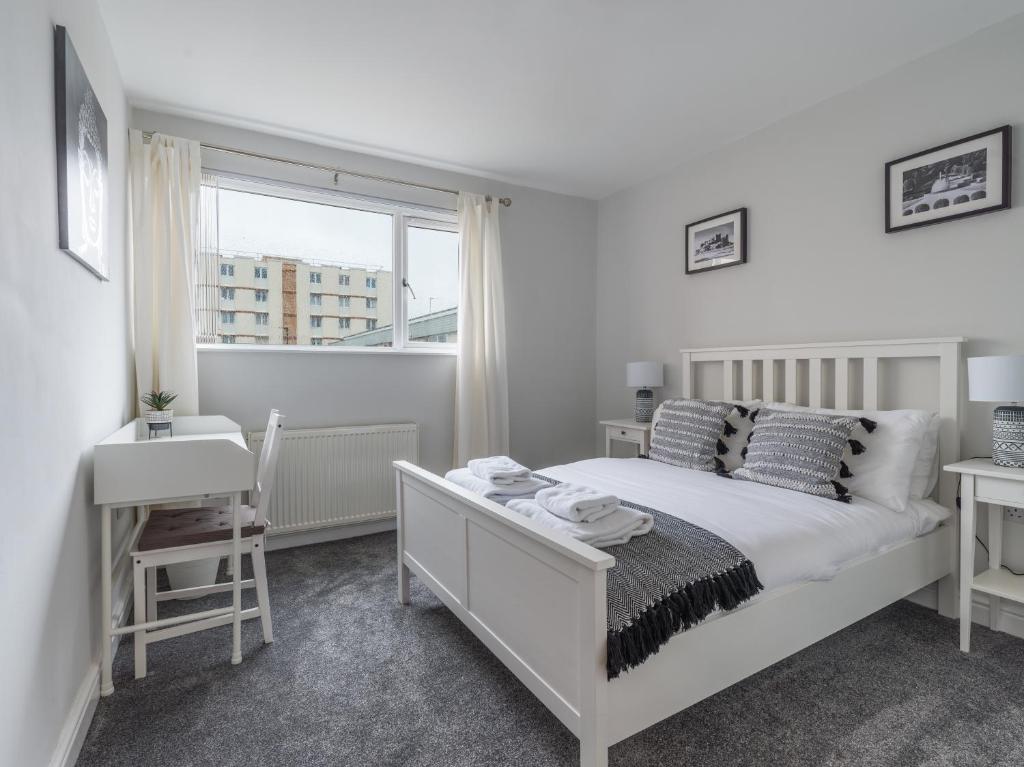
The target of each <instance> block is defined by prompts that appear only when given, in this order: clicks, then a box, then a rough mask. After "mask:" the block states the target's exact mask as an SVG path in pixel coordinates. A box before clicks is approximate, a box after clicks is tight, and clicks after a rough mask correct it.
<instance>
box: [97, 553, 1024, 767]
mask: <svg viewBox="0 0 1024 767" xmlns="http://www.w3.org/2000/svg"><path fill="white" fill-rule="evenodd" d="M267 567H268V570H269V577H270V598H271V602H272V605H273V615H274V630H275V638H276V642H275V643H274V644H273V645H264V644H263V643H262V638H261V634H260V628H259V621H258V620H255V621H247V622H246V623H245V624H244V625H243V634H242V641H243V648H242V650H243V654H244V660H243V661H242V665H240V666H232V665H231V664H230V655H231V632H230V626H226V627H223V628H220V629H214V630H211V631H206V632H200V633H198V634H191V635H189V636H186V637H181V638H178V639H174V640H169V641H166V642H160V643H158V644H155V645H151V646H150V648H149V676H148V677H146V678H145V679H143V680H139V681H136V680H134V679H133V678H132V677H133V672H132V660H133V658H132V647H131V642H130V641H129V640H125V641H124V642H122V644H121V648H120V650H119V652H118V654H117V658H116V660H115V665H114V684H115V686H116V688H117V689H116V690H115V692H114V694H113V696H111V697H109V698H104V699H101V700H100V702H99V706H98V708H97V710H96V715H95V718H94V720H93V723H92V726H91V728H90V730H89V733H88V736H87V738H86V741H85V744H84V746H83V749H82V754H81V757H80V758H79V761H78V765H79V767H93V766H94V765H96V766H99V765H103V766H104V767H118V766H119V765H125V766H128V765H130V766H131V767H171V765H173V766H174V767H180V766H181V765H211V766H212V765H217V766H218V767H231V766H233V765H246V766H247V767H250V766H252V765H260V766H262V767H269V766H271V765H274V766H276V765H287V766H288V767H292V766H295V767H319V766H320V765H323V766H325V767H326V766H328V765H330V766H331V767H347V766H348V765H353V766H355V765H359V766H360V767H362V766H363V765H374V766H375V765H396V766H398V765H401V766H402V767H405V766H406V765H408V766H409V767H421V766H422V767H428V766H429V767H469V766H470V765H473V766H474V767H476V766H477V765H479V766H481V767H501V766H502V765H509V767H571V766H572V765H576V764H577V763H578V759H579V756H578V754H579V751H578V746H577V742H576V740H575V738H573V737H572V736H571V735H570V734H569V732H568V731H567V730H566V729H565V728H564V727H562V725H561V724H560V723H559V722H558V721H557V720H556V719H555V718H554V716H552V715H551V714H550V713H548V712H547V710H546V709H545V708H544V707H543V706H542V705H541V704H540V703H538V702H537V701H536V700H535V699H534V697H533V696H532V695H531V694H530V693H529V692H528V691H527V690H526V688H525V687H523V685H522V684H520V683H519V682H518V680H516V678H515V677H514V676H512V674H511V673H509V672H508V671H507V670H506V669H505V668H504V667H503V666H502V665H501V664H500V663H499V662H498V661H497V660H496V659H495V658H494V657H493V656H492V655H491V654H490V652H488V651H487V649H486V648H484V646H483V645H482V644H481V643H480V642H478V641H477V640H476V638H475V637H474V636H473V635H472V634H471V633H470V632H469V630H468V629H466V628H465V627H464V626H463V625H462V624H461V623H460V622H459V621H458V620H457V619H456V618H455V617H454V616H453V615H452V614H451V613H450V612H448V610H447V609H446V608H444V607H443V606H442V605H441V603H440V602H439V601H438V600H437V599H436V598H435V597H434V596H433V595H432V594H431V593H430V592H429V591H428V590H427V589H426V588H425V587H423V586H422V585H421V584H420V583H419V582H418V580H417V579H416V578H415V577H414V578H413V580H412V583H413V586H412V600H413V603H412V605H410V606H409V607H404V608H403V607H401V606H400V605H398V603H397V601H396V586H395V567H396V565H395V538H394V534H393V533H391V534H389V533H384V534H380V535H374V536H367V537H364V538H357V539H350V540H346V541H338V542H334V543H328V544H322V545H318V546H308V547H304V548H297V549H289V550H285V551H280V552H273V553H270V554H268V555H267ZM224 599H225V596H224V595H220V596H219V597H210V598H208V599H207V600H197V601H195V602H193V603H191V604H187V609H188V611H194V610H197V609H202V608H204V607H205V606H208V605H215V604H221V603H223V600H224ZM253 599H255V596H254V594H253V593H252V592H251V591H249V592H246V601H247V604H248V603H251V602H252V600H253ZM164 604H165V605H166V609H164V607H163V606H162V607H161V617H164V616H166V615H169V614H172V613H176V612H179V611H180V610H181V609H182V606H180V605H177V604H175V603H164ZM1022 701H1024V641H1021V640H1019V639H1015V638H1013V637H1010V636H1008V635H1005V634H998V633H994V632H991V631H989V630H987V629H985V628H982V627H979V626H976V627H975V629H974V642H973V651H972V653H971V654H970V655H963V654H961V653H960V652H959V650H958V649H957V638H956V623H955V622H954V621H951V620H947V619H944V618H941V617H938V616H937V615H936V614H935V613H934V612H931V611H929V610H926V609H924V608H921V607H918V606H915V605H912V604H909V603H906V602H901V603H898V604H896V605H893V606H892V607H889V608H887V609H885V610H883V611H881V612H879V613H877V614H875V615H873V616H871V617H869V618H867V619H865V620H863V621H861V622H860V623H857V624H856V625H854V626H852V627H850V628H849V629H846V630H845V631H842V632H840V633H839V634H836V635H835V636H832V637H830V638H828V639H826V640H824V641H822V642H819V643H818V644H816V645H813V646H812V647H810V648H808V649H807V650H804V651H803V652H801V653H798V654H797V655H794V656H792V657H791V658H788V659H787V660H785V661H783V662H781V663H779V664H777V665H775V666H773V667H772V668H769V669H767V670H766V671H763V672H761V673H760V674H757V675H755V676H753V677H751V678H749V679H746V680H744V681H743V682H740V683H739V684H736V685H734V686H733V687H731V688H729V689H727V690H725V691H723V692H721V693H719V694H718V695H715V696H713V697H712V698H709V699H708V700H705V701H703V702H702V703H699V704H697V705H696V706H693V707H692V708H690V709H688V710H687V711H684V712H682V713H680V714H677V715H676V716H674V717H672V718H670V719H667V720H665V721H664V722H661V723H660V724H657V725H655V726H653V727H651V728H650V729H648V730H646V731H644V732H642V733H640V734H638V735H636V736H634V737H632V738H629V739H628V740H625V741H623V742H622V743H619V744H616V745H615V746H613V747H612V749H611V754H610V763H611V765H612V766H613V767H626V765H630V766H631V767H632V766H639V765H645V766H647V765H652V766H653V765H664V766H665V767H668V766H670V765H680V766H682V765H686V766H687V767H691V766H697V765H699V766H700V767H736V766H738V765H744V766H746V765H773V766H785V767H789V766H791V765H809V766H814V767H830V766H836V765H858V766H863V767H881V766H882V765H900V766H901V767H904V766H908V765H928V766H929V767H938V766H939V765H964V766H965V767H966V766H968V765H970V766H971V767H974V766H975V765H998V766H1005V767H1010V766H1011V765H1013V766H1014V767H1016V766H1018V765H1024V703H1022Z"/></svg>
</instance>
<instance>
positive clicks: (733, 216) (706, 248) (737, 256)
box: [685, 208, 747, 274]
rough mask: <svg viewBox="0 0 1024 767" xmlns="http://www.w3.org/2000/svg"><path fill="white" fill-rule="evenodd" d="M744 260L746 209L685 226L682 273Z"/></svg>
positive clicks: (745, 248) (707, 269) (702, 270)
mask: <svg viewBox="0 0 1024 767" xmlns="http://www.w3.org/2000/svg"><path fill="white" fill-rule="evenodd" d="M746 261H747V209H746V208H740V209H738V210H731V211H729V212H728V213H720V214H719V215H717V216H712V217H711V218H705V219H704V220H702V221H695V222H693V223H692V224H687V225H686V264H685V265H686V273H687V274H695V273H697V272H710V271H711V270H712V269H723V268H725V267H727V266H735V265H736V264H744V263H746Z"/></svg>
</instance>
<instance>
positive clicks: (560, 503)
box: [507, 483, 654, 549]
mask: <svg viewBox="0 0 1024 767" xmlns="http://www.w3.org/2000/svg"><path fill="white" fill-rule="evenodd" d="M507 507H508V509H509V511H514V512H516V513H518V514H522V515H523V516H525V517H529V518H530V519H532V520H534V521H535V522H538V523H540V524H542V525H544V527H550V528H551V529H553V530H558V531H559V532H562V533H566V534H567V535H570V536H572V537H573V538H575V539H576V540H578V541H580V542H582V543H586V544H589V545H591V546H594V547H595V548H598V549H601V548H605V547H606V546H615V545H617V544H620V543H625V542H626V541H628V540H629V539H630V538H632V537H633V536H635V535H643V534H644V533H649V532H650V531H651V528H652V527H654V517H652V516H651V515H650V514H647V513H646V512H643V511H637V510H635V509H631V508H628V507H626V506H621V505H619V499H618V498H616V497H615V496H614V495H610V494H608V493H601V492H599V491H598V490H594V489H593V488H590V487H585V486H583V485H572V484H568V483H566V484H561V485H555V486H554V487H547V488H545V489H543V490H541V491H539V492H538V493H537V495H536V497H535V498H534V499H533V500H527V499H518V500H512V501H509V502H508V504H507Z"/></svg>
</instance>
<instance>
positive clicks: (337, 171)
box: [142, 131, 512, 208]
mask: <svg viewBox="0 0 1024 767" xmlns="http://www.w3.org/2000/svg"><path fill="white" fill-rule="evenodd" d="M153 133H154V131H143V132H142V138H143V140H144V141H149V140H151V139H152V138H153ZM199 146H200V147H201V148H202V149H208V150H210V151H211V152H222V153H224V154H233V155H236V156H238V157H254V158H256V159H258V160H268V161H269V162H279V163H282V164H284V165H295V166H297V167H300V168H309V169H310V170H321V171H325V172H327V173H333V174H334V183H335V184H337V183H338V176H352V177H354V178H362V179H366V180H367V181H380V182H383V183H385V184H397V185H398V186H409V187H413V188H415V189H429V190H430V191H432V192H443V193H444V194H454V195H458V194H459V190H458V189H445V188H444V187H442V186H431V185H430V184H417V183H416V182H415V181H405V180H403V179H400V178H392V177H390V176H374V175H372V174H370V173H359V172H358V171H354V170H345V169H344V168H335V167H331V166H328V165H317V164H315V163H311V162H304V161H302V160H291V159H288V158H287V157H275V156H274V155H270V154H260V153H259V152H247V151H246V150H244V149H232V148H231V147H226V146H218V145H217V144H202V143H201V144H200V145H199ZM492 199H493V198H492V197H491V196H490V195H487V201H488V202H490V201H491V200H492ZM498 202H499V203H501V204H502V205H504V206H505V207H506V208H507V207H509V206H510V205H511V204H512V198H511V197H499V198H498Z"/></svg>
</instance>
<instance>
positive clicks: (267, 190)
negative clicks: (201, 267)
mask: <svg viewBox="0 0 1024 767" xmlns="http://www.w3.org/2000/svg"><path fill="white" fill-rule="evenodd" d="M208 179H209V177H204V181H207V180H208ZM233 187H236V188H233ZM203 192H204V215H203V217H202V225H203V227H205V228H206V229H207V230H209V231H208V232H204V233H203V234H204V237H203V242H204V243H212V245H211V246H208V247H209V249H210V250H212V251H213V252H212V253H210V257H211V258H212V259H213V262H214V264H216V265H214V266H212V269H211V271H212V273H213V274H215V275H219V278H220V284H221V286H223V287H227V288H228V290H223V289H222V290H220V291H216V292H215V294H214V295H215V296H217V298H219V299H220V305H219V306H218V307H217V311H215V312H213V313H212V314H213V316H214V317H216V319H217V320H218V322H217V327H216V329H215V330H214V331H213V332H212V333H207V334H200V337H199V338H198V339H197V340H199V341H200V342H206V341H209V340H213V341H214V342H215V343H239V344H255V343H271V344H300V345H314V346H328V345H336V344H346V345H347V344H352V345H360V346H367V345H372V346H391V345H392V343H393V340H394V332H393V330H394V329H393V327H392V323H393V316H392V306H391V304H392V295H393V293H392V275H393V264H392V253H393V250H394V247H393V242H392V240H393V238H392V227H393V224H392V221H393V218H392V215H391V214H389V213H378V212H371V211H365V210H358V209H355V208H344V207H340V206H338V205H333V204H329V203H328V202H316V201H310V200H308V199H293V198H292V197H293V196H298V195H297V193H294V192H292V191H291V190H290V189H287V188H281V187H275V186H272V185H265V186H264V185H259V186H255V185H249V184H242V183H239V182H234V181H232V180H229V179H224V178H220V179H216V180H214V181H212V182H208V183H207V185H206V186H204V189H203ZM208 198H215V200H216V202H215V204H212V205H207V200H208ZM210 211H212V214H211V213H210ZM214 227H216V231H215V236H212V235H213V229H214ZM208 234H209V235H211V236H205V235H208ZM236 267H237V268H236ZM371 286H372V287H371ZM311 288H312V289H311ZM325 296H326V298H325ZM353 296H355V297H356V298H357V300H355V301H353V300H352V297H353ZM367 298H373V299H374V301H373V302H369V301H367V300H366V299H367ZM214 300H216V299H214ZM228 310H230V312H229V311H228ZM343 319H344V320H346V322H342V320H343ZM374 328H375V329H374ZM369 330H372V332H368V331H369ZM211 336H212V338H211Z"/></svg>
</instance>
